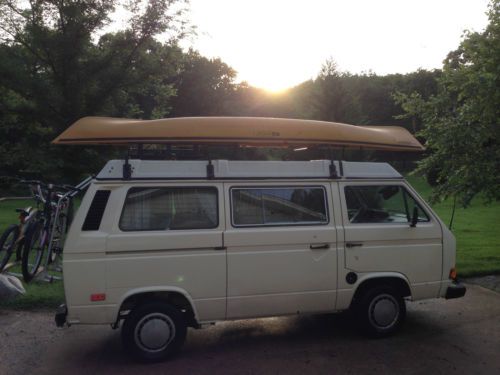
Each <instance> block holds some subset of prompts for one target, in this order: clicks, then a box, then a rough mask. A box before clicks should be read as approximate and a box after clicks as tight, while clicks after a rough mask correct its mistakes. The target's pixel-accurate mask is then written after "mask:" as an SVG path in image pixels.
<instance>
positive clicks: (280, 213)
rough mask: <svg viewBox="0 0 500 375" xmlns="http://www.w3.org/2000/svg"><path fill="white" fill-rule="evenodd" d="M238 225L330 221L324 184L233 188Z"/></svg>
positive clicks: (233, 206)
mask: <svg viewBox="0 0 500 375" xmlns="http://www.w3.org/2000/svg"><path fill="white" fill-rule="evenodd" d="M231 207H232V220H233V225H234V226H259V225H300V224H304V225H307V224H326V223H328V215H327V208H326V193H325V189H324V188H322V187H276V188H232V189H231Z"/></svg>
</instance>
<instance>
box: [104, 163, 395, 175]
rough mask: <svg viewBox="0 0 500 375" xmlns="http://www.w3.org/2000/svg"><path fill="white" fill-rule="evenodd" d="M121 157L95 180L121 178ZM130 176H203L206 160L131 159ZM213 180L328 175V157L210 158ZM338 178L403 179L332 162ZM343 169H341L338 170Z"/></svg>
mask: <svg viewBox="0 0 500 375" xmlns="http://www.w3.org/2000/svg"><path fill="white" fill-rule="evenodd" d="M124 163H125V161H124V160H111V161H109V162H108V163H107V164H106V165H105V166H104V168H103V169H102V170H101V172H100V173H99V174H98V175H97V179H122V178H123V165H124ZM129 163H130V165H131V168H132V176H131V178H132V179H176V178H178V179H206V178H207V165H208V161H206V160H136V159H131V160H129ZM211 163H212V165H213V167H214V179H238V178H241V179H247V178H267V179H272V178H277V179H279V178H325V179H326V178H330V164H331V161H330V160H311V161H247V160H245V161H238V160H212V161H211ZM334 164H335V168H336V171H337V174H338V175H339V176H340V177H341V178H402V176H401V174H400V173H399V172H398V171H396V170H395V169H394V168H393V167H391V166H390V165H389V164H387V163H368V162H350V161H343V162H342V168H340V166H339V162H338V161H335V162H334ZM341 169H342V171H341Z"/></svg>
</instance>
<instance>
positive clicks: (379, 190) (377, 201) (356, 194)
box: [345, 185, 429, 223]
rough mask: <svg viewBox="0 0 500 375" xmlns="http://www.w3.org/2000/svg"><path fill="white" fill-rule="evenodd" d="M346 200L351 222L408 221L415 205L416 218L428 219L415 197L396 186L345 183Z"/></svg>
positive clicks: (419, 219)
mask: <svg viewBox="0 0 500 375" xmlns="http://www.w3.org/2000/svg"><path fill="white" fill-rule="evenodd" d="M345 199H346V205H347V216H348V218H349V222H351V223H409V222H411V219H412V216H413V211H414V209H415V207H416V208H417V213H418V221H419V222H425V221H429V216H427V214H426V213H425V212H424V210H422V208H421V207H420V206H419V205H418V203H417V202H416V201H415V199H414V198H413V197H412V196H411V195H410V194H409V193H408V192H407V191H406V189H404V188H403V187H402V186H399V185H384V186H365V185H360V186H347V187H346V188H345Z"/></svg>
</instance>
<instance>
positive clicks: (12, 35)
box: [0, 0, 185, 177]
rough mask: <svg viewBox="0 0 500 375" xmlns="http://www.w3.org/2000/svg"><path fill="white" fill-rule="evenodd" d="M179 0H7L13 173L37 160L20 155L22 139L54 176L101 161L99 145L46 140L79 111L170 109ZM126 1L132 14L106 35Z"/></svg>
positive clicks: (2, 34) (4, 49) (0, 12)
mask: <svg viewBox="0 0 500 375" xmlns="http://www.w3.org/2000/svg"><path fill="white" fill-rule="evenodd" d="M182 3H184V1H183V0H150V1H145V0H129V1H127V2H126V3H124V2H120V1H117V0H87V1H79V0H57V1H56V0H38V1H30V2H25V1H14V0H0V38H1V46H0V72H1V74H0V87H1V88H2V90H4V92H3V95H5V96H7V97H8V100H6V101H4V102H2V108H1V109H2V112H1V113H0V127H1V128H2V129H3V132H5V131H6V130H5V129H11V130H10V131H8V132H7V133H6V138H3V139H2V140H1V141H0V142H1V149H2V151H3V153H2V154H1V155H0V162H1V164H2V166H3V167H4V168H6V169H8V170H7V172H9V173H16V172H17V171H18V169H23V168H27V167H29V166H30V164H33V163H34V162H35V160H36V159H33V160H28V159H27V158H26V157H25V156H24V155H22V154H19V153H18V152H17V151H16V150H17V147H18V146H19V145H23V147H24V148H25V149H30V150H31V149H39V150H40V152H41V153H42V154H43V155H44V157H43V158H42V159H40V160H43V162H44V163H43V168H41V170H40V168H39V166H37V167H36V168H37V169H38V170H40V172H42V173H44V174H45V175H46V176H48V177H51V176H54V177H55V176H57V175H61V174H62V175H63V176H70V177H71V176H73V177H76V176H78V174H79V173H81V172H83V171H87V172H88V170H89V169H93V168H92V165H95V164H99V163H98V158H97V153H96V151H95V150H93V149H89V148H76V149H75V148H70V149H68V148H64V147H57V148H52V147H50V146H49V143H50V140H51V139H53V138H54V137H55V135H56V134H58V133H60V132H61V131H62V130H64V129H65V128H66V127H67V126H68V125H70V124H71V123H72V122H74V121H75V120H77V119H78V118H80V117H83V116H88V115H100V114H102V115H116V116H129V117H143V118H154V117H165V116H167V115H168V113H169V111H170V103H169V100H170V98H171V97H172V95H173V94H174V93H175V90H174V88H173V76H174V75H175V74H176V73H177V71H178V61H179V58H180V56H181V50H180V49H179V47H177V44H176V43H177V40H178V39H179V38H182V36H183V35H184V31H185V20H184V17H183V8H182V7H180V6H179V4H182ZM122 5H123V6H124V7H125V8H126V10H127V11H128V14H129V15H130V17H129V19H128V22H127V27H126V29H124V30H121V31H117V32H115V33H104V30H105V27H106V26H107V25H108V24H109V22H110V15H111V14H112V12H113V11H114V10H115V8H116V7H117V6H122ZM166 32H168V33H169V39H168V40H166V41H165V42H163V43H162V42H159V41H158V39H157V36H158V35H160V34H162V35H163V34H164V33H166ZM28 126H29V127H30V129H32V130H34V129H36V130H37V132H38V133H37V134H39V138H38V139H37V140H36V142H34V143H31V141H30V139H29V137H28V138H27V137H25V136H24V134H25V133H24V132H23V131H21V130H22V129H25V130H26V127H28ZM13 158H14V159H15V158H23V159H24V162H23V160H21V159H19V160H17V161H16V162H13V160H12V159H13ZM89 162H90V163H91V165H90V166H89ZM9 166H11V167H12V168H14V166H15V168H16V169H10V168H8V167H9ZM89 167H90V168H89Z"/></svg>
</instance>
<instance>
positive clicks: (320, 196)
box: [56, 160, 465, 361]
mask: <svg viewBox="0 0 500 375" xmlns="http://www.w3.org/2000/svg"><path fill="white" fill-rule="evenodd" d="M125 166H128V167H127V169H128V171H129V172H130V173H128V174H127V175H126V176H125V175H124V174H123V172H124V161H123V160H114V161H110V162H109V163H108V164H107V165H106V166H105V167H104V169H103V170H102V171H101V172H100V173H99V174H98V175H97V176H96V177H95V179H94V181H93V183H92V185H91V186H90V188H89V189H88V191H87V193H86V195H85V197H84V198H83V201H82V203H81V206H80V208H79V210H78V213H77V214H76V217H75V219H74V221H73V223H72V226H71V228H70V231H69V233H68V237H67V241H66V245H65V248H64V262H63V265H64V288H65V294H66V305H63V306H61V308H60V309H59V310H58V313H57V314H56V321H57V323H58V324H59V325H64V324H65V323H66V324H68V325H72V324H111V325H112V326H113V327H114V328H117V327H119V326H121V328H122V337H123V342H124V346H125V348H126V349H127V350H128V351H130V352H131V353H132V354H134V355H135V356H136V357H137V358H139V359H142V360H146V361H150V360H151V361H153V360H161V359H164V358H166V357H168V356H170V355H172V354H173V353H175V352H176V351H177V350H178V349H179V348H180V347H181V345H182V343H183V341H184V339H185V336H186V329H187V327H194V328H200V327H202V326H204V325H207V324H210V323H214V322H217V321H223V320H233V319H245V318H256V317H268V316H279V315H291V314H315V313H327V312H335V311H342V310H348V309H351V310H352V311H353V312H354V313H355V314H356V315H357V318H358V319H359V322H360V324H361V325H362V327H364V329H365V330H366V331H367V332H368V333H369V334H371V335H374V336H385V335H389V334H391V333H393V332H394V331H396V330H397V329H398V328H399V326H400V325H401V323H402V321H403V319H404V317H405V312H406V309H405V300H408V301H416V300H421V299H427V298H440V297H443V298H447V299H448V298H456V297H462V296H463V295H464V294H465V287H464V286H462V285H461V284H459V283H457V282H456V281H455V280H454V279H455V268H454V267H455V239H454V237H453V235H452V234H451V233H450V231H449V230H448V229H447V228H446V226H445V224H444V223H443V222H442V221H441V220H440V219H439V217H438V216H437V215H436V214H435V213H434V212H433V211H432V209H431V208H430V207H429V205H428V204H427V203H425V201H424V200H423V199H422V198H421V197H420V196H419V195H418V193H417V192H416V191H415V190H414V189H413V188H412V187H411V186H410V185H409V184H408V182H406V181H405V180H404V179H403V177H402V176H401V175H400V174H399V173H398V172H397V171H396V170H394V169H393V168H392V167H391V166H389V165H388V164H385V163H357V162H330V161H328V160H316V161H227V160H215V161H211V162H207V161H145V160H130V162H125Z"/></svg>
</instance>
